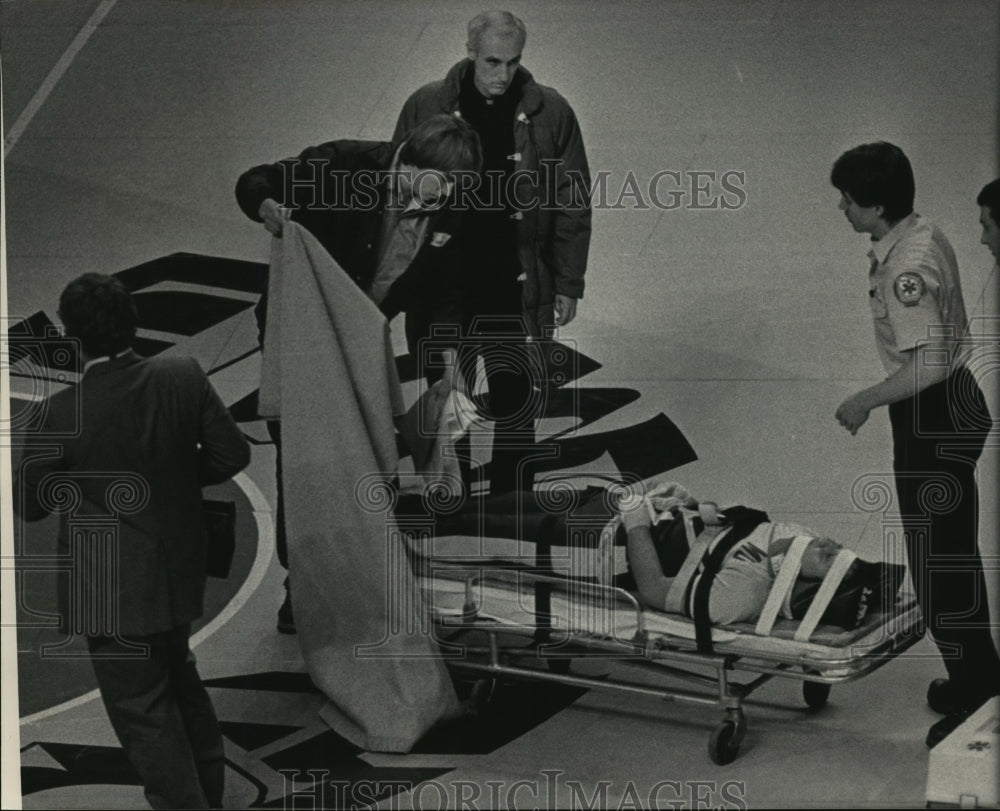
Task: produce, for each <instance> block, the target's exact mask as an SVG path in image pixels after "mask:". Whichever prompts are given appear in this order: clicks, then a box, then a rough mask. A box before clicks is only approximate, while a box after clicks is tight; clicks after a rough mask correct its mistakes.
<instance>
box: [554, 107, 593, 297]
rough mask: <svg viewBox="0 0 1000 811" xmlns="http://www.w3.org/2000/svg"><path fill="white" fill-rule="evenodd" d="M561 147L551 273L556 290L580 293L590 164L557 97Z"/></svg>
mask: <svg viewBox="0 0 1000 811" xmlns="http://www.w3.org/2000/svg"><path fill="white" fill-rule="evenodd" d="M560 101H562V105H563V107H564V109H563V110H562V115H561V116H560V125H561V126H560V138H559V145H560V151H559V154H558V155H557V158H558V159H559V163H558V167H557V171H556V200H557V201H558V209H557V210H556V212H555V218H554V223H553V225H554V228H553V234H552V264H553V267H552V273H553V276H554V281H555V288H556V292H557V293H560V294H562V295H564V296H571V297H572V298H581V297H582V296H583V287H584V283H583V276H584V273H586V271H587V256H588V254H589V252H590V220H591V213H590V202H589V198H590V168H589V166H588V165H587V153H586V150H585V149H584V146H583V135H582V133H581V132H580V125H579V123H578V122H577V120H576V115H575V113H574V112H573V109H572V108H571V107H570V106H569V104H568V103H567V102H566V101H565V100H563V99H562V98H561V97H560Z"/></svg>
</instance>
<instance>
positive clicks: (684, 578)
mask: <svg viewBox="0 0 1000 811" xmlns="http://www.w3.org/2000/svg"><path fill="white" fill-rule="evenodd" d="M681 514H682V515H683V516H684V531H685V532H686V533H687V541H688V553H687V557H686V558H684V563H683V564H681V568H680V569H679V570H678V572H677V575H676V576H675V577H674V580H673V582H672V583H671V584H670V588H669V589H667V599H666V601H665V602H664V608H665V609H666V610H667V611H670V612H672V613H675V614H683V613H684V595H685V594H686V593H687V587H688V583H690V582H691V578H692V577H694V573H695V571H696V570H697V569H698V567H699V566H700V565H701V561H702V558H703V557H704V556H705V550H706V549H708V547H709V545H710V544H711V543H712V541H714V540H715V539H716V538H718V537H719V536H720V535H721V534H722V531H723V529H728V527H724V526H723V525H722V518H721V517H720V515H719V513H718V510H717V508H716V507H715V505H714V504H712V503H710V502H706V503H705V505H704V506H702V505H699V507H698V512H697V513H694V512H692V511H691V510H688V509H681ZM695 515H699V516H700V517H701V520H702V522H703V523H704V524H705V529H704V531H702V533H701V535H699V536H697V537H695V534H694V524H693V521H694V516H695Z"/></svg>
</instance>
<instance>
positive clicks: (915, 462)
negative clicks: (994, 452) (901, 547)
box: [889, 367, 1000, 695]
mask: <svg viewBox="0 0 1000 811" xmlns="http://www.w3.org/2000/svg"><path fill="white" fill-rule="evenodd" d="M889 417H890V420H891V422H892V435H893V457H894V468H895V475H896V492H897V494H898V496H899V512H900V516H901V518H902V521H903V531H904V537H905V539H906V552H907V555H908V558H909V564H910V573H911V576H912V578H913V582H914V588H915V589H916V595H917V601H918V603H919V605H920V609H921V611H922V613H923V616H924V622H925V623H926V625H927V629H928V630H929V631H930V633H931V635H932V636H933V637H934V641H935V642H936V643H937V646H938V649H939V650H940V652H941V656H942V658H943V659H944V663H945V667H946V668H947V671H948V677H949V679H950V680H952V681H953V682H954V683H955V685H956V686H957V687H959V688H960V689H961V690H964V691H969V693H970V694H975V695H980V694H981V695H989V694H991V693H995V692H996V691H997V690H998V689H1000V659H998V657H997V651H996V647H995V646H994V644H993V639H992V636H991V634H990V612H989V606H988V604H987V600H986V596H987V595H986V580H985V577H984V574H983V564H982V560H981V558H980V555H979V545H978V544H979V533H978V523H979V492H978V487H977V484H976V478H975V470H976V460H977V459H978V458H979V455H980V453H981V452H982V449H983V444H984V442H985V439H986V434H987V433H988V431H989V427H990V415H989V411H988V410H987V408H986V403H985V400H984V398H983V394H982V391H981V390H980V388H979V386H978V385H977V383H976V381H975V379H974V378H973V377H972V374H971V373H970V372H969V371H968V370H967V369H965V368H964V367H962V368H960V369H959V370H958V371H957V372H954V373H953V374H952V375H951V376H950V377H949V378H948V379H947V380H944V381H942V382H941V383H938V384H936V385H934V386H930V387H928V388H926V389H924V390H923V391H922V392H920V393H919V394H918V395H917V396H915V397H913V398H910V399H907V400H903V401H900V402H898V403H893V404H892V405H890V406H889Z"/></svg>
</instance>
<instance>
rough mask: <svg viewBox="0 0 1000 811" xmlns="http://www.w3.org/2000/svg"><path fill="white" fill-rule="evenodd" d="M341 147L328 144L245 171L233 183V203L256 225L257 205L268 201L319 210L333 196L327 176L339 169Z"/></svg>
mask: <svg viewBox="0 0 1000 811" xmlns="http://www.w3.org/2000/svg"><path fill="white" fill-rule="evenodd" d="M342 143H343V142H341V141H327V142H326V143H324V144H320V145H319V146H311V147H309V148H307V149H304V150H303V151H302V152H301V153H299V155H297V156H296V157H294V158H285V159H284V160H280V161H278V162H277V163H265V164H261V165H260V166H254V167H253V168H252V169H248V170H247V171H245V172H244V173H243V174H242V175H240V177H239V180H237V181H236V202H237V203H239V206H240V208H241V209H243V213H244V214H246V215H247V216H248V217H249V218H250V219H251V220H255V221H256V222H261V217H260V213H259V212H260V204H261V203H263V202H264V201H265V200H266V199H268V198H271V199H273V200H276V201H277V202H278V203H280V204H281V205H284V206H290V207H293V208H304V209H319V208H322V207H323V206H324V204H325V203H326V202H328V201H329V195H330V194H333V193H334V192H335V188H334V187H333V185H332V184H331V180H330V172H331V171H336V170H338V169H340V167H341V163H342V155H341V152H342Z"/></svg>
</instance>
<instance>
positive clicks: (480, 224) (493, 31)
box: [393, 11, 591, 492]
mask: <svg viewBox="0 0 1000 811" xmlns="http://www.w3.org/2000/svg"><path fill="white" fill-rule="evenodd" d="M526 36H527V35H526V33H525V28H524V23H523V22H521V20H519V19H518V18H517V17H515V16H514V15H513V14H511V13H509V12H506V11H488V12H484V13H482V14H479V15H478V16H476V17H475V18H474V19H473V20H472V21H471V22H470V23H469V28H468V41H467V45H466V47H467V58H466V59H463V60H462V61H461V62H459V63H458V64H456V65H454V66H453V67H452V68H451V70H449V71H448V74H447V75H446V76H445V78H444V79H443V80H439V81H435V82H431V83H430V84H427V85H424V86H423V87H421V88H420V89H419V90H417V91H416V92H415V93H413V95H411V96H410V98H409V99H407V101H406V103H405V104H404V105H403V110H402V112H401V113H400V115H399V120H398V122H397V124H396V132H395V135H394V137H393V142H394V143H397V144H398V143H401V142H402V141H403V140H405V138H406V135H407V133H408V132H410V130H412V129H413V128H414V127H415V126H416V125H417V124H419V123H420V122H421V121H423V120H425V119H426V118H428V117H430V116H432V115H435V114H440V113H448V114H451V115H455V116H458V117H461V118H464V119H465V120H466V121H468V122H469V123H470V124H471V125H472V127H473V128H474V129H475V130H476V132H477V133H478V134H479V138H480V141H481V143H482V147H483V170H482V172H481V174H480V175H479V176H478V177H472V178H467V179H470V180H472V181H474V182H473V183H472V184H471V185H468V184H467V185H465V186H464V187H463V188H458V189H457V190H456V191H457V193H458V195H459V200H460V202H464V203H465V205H466V206H467V207H468V208H469V209H470V210H471V216H470V217H469V218H468V220H467V222H466V227H467V228H468V229H469V231H470V232H471V235H472V238H471V239H470V243H471V244H472V245H475V246H476V248H477V250H478V256H477V262H476V263H475V264H476V271H475V278H474V280H472V281H473V286H474V288H475V290H476V291H477V294H478V295H477V296H476V299H475V301H474V306H473V308H472V311H471V312H470V317H469V319H468V323H467V325H466V329H465V331H464V335H465V338H466V339H467V346H468V347H469V349H470V350H471V351H470V352H468V353H466V354H465V356H464V360H463V367H464V366H465V364H467V363H468V364H470V366H471V367H472V371H474V363H470V361H472V360H474V359H475V357H476V356H477V355H478V356H481V357H482V358H483V360H484V364H485V370H486V378H487V383H488V386H489V394H490V414H489V416H490V417H491V418H492V419H494V421H495V423H494V440H493V457H492V462H491V471H490V484H491V489H492V491H493V492H501V491H506V490H513V489H531V481H530V476H525V477H522V476H520V475H519V473H518V469H519V467H520V466H521V460H522V458H523V457H524V452H525V450H526V449H527V448H530V446H531V444H533V442H534V421H535V419H536V418H537V417H539V416H541V414H540V413H539V412H540V410H541V408H540V401H541V400H542V399H543V398H542V397H540V396H539V394H540V393H542V392H544V391H545V390H546V385H547V384H546V381H545V380H544V372H543V369H544V366H545V364H544V361H542V360H541V357H540V354H544V353H536V355H535V356H534V357H533V356H532V354H531V352H530V351H529V350H530V349H533V348H536V347H532V346H531V345H530V344H529V343H527V341H526V339H527V338H529V337H530V338H532V339H535V340H537V339H542V338H546V337H549V336H550V335H551V333H552V328H553V327H555V326H559V327H563V326H566V325H567V324H569V323H570V321H572V320H573V318H574V316H575V315H576V306H577V299H579V298H581V297H582V296H583V287H584V280H583V277H584V273H585V271H586V268H587V252H588V249H589V246H590V219H591V217H590V202H589V190H590V174H589V169H588V166H587V156H586V152H585V150H584V146H583V137H582V136H581V134H580V127H579V125H578V123H577V120H576V115H575V114H574V113H573V109H572V108H571V107H570V105H569V104H568V103H567V101H566V100H565V99H564V98H563V97H562V96H561V95H560V94H559V93H558V92H556V91H555V90H553V89H552V88H550V87H545V86H544V85H540V84H538V83H537V82H535V80H534V78H533V77H532V75H531V74H530V73H529V72H528V71H527V70H525V69H524V68H523V67H522V66H521V53H522V51H523V50H524V44H525V40H526ZM463 192H464V194H463ZM498 339H499V340H498ZM498 343H499V344H501V346H498ZM543 346H544V344H543ZM467 376H470V377H471V375H469V374H468V373H467Z"/></svg>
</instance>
